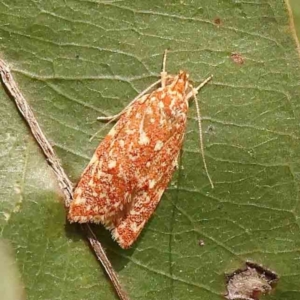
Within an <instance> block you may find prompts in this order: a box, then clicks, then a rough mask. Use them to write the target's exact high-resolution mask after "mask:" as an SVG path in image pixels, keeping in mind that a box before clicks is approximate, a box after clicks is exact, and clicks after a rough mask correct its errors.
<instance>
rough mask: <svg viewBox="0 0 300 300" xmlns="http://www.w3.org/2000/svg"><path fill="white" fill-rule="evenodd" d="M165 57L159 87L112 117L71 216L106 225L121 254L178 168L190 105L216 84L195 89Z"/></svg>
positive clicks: (79, 186) (72, 219)
mask: <svg viewBox="0 0 300 300" xmlns="http://www.w3.org/2000/svg"><path fill="white" fill-rule="evenodd" d="M166 55H167V52H166V51H165V54H164V59H163V70H162V72H161V79H160V80H159V81H158V82H156V83H155V84H156V85H157V84H158V83H160V84H161V86H160V87H159V88H157V89H155V88H154V85H155V84H154V85H152V86H150V87H149V88H147V89H146V90H145V91H144V92H142V93H141V94H140V95H139V96H137V97H136V98H135V99H134V100H133V101H132V102H131V103H130V104H129V105H128V106H127V107H126V108H125V109H124V110H123V111H122V112H121V113H119V114H117V115H115V116H112V117H109V119H110V120H116V119H119V120H118V121H117V123H116V124H115V126H114V127H113V128H112V129H111V130H110V132H109V133H108V134H107V136H106V137H105V138H104V140H103V141H102V142H101V143H100V144H99V146H98V147H97V149H96V151H95V153H94V155H93V157H92V159H91V161H90V163H89V164H88V166H87V167H86V169H85V170H84V172H83V174H82V176H81V178H80V180H79V182H78V184H77V186H76V188H75V190H74V194H73V201H72V202H71V204H70V208H69V212H68V220H69V221H70V222H79V223H86V222H92V223H102V224H103V225H104V226H105V227H106V228H107V229H109V230H111V233H112V236H113V238H114V239H115V240H116V241H117V242H118V243H119V245H120V246H121V247H122V248H129V247H130V246H131V245H132V244H133V243H134V241H135V240H136V239H137V237H138V236H139V234H140V233H141V231H142V229H143V227H144V226H145V224H146V222H147V221H148V220H149V218H150V217H151V215H152V214H153V212H154V210H155V209H156V207H157V205H158V203H159V201H160V199H161V197H162V194H163V193H164V191H165V189H166V188H167V186H168V183H169V182H170V180H171V177H172V174H173V172H174V170H175V169H176V166H177V162H178V157H179V154H180V150H181V147H182V143H183V139H184V135H185V130H186V123H187V112H188V108H189V100H190V99H191V98H192V97H194V98H195V97H196V94H197V93H198V91H199V90H200V89H201V88H202V87H203V86H204V85H205V84H206V83H207V82H208V81H210V80H211V78H212V77H208V78H207V79H206V80H205V81H204V82H202V83H201V84H200V85H199V86H198V87H196V88H193V86H192V85H191V84H190V82H189V75H188V74H187V73H186V72H184V71H180V72H179V74H178V75H169V74H167V72H166V71H165V67H166ZM151 89H152V91H151ZM195 102H196V108H197V112H198V123H199V130H200V131H199V133H200V134H199V135H200V145H201V151H202V156H203V162H204V167H205V170H206V172H207V167H206V163H205V159H204V151H203V143H202V130H201V122H200V111H199V106H198V104H197V101H195ZM207 175H208V172H207ZM208 178H209V180H210V182H211V184H212V181H211V179H210V177H209V175H208ZM212 186H213V185H212Z"/></svg>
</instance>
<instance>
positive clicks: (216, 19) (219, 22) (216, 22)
mask: <svg viewBox="0 0 300 300" xmlns="http://www.w3.org/2000/svg"><path fill="white" fill-rule="evenodd" d="M214 23H215V25H217V26H220V25H222V20H221V19H220V18H215V19H214Z"/></svg>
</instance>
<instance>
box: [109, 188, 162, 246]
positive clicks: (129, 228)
mask: <svg viewBox="0 0 300 300" xmlns="http://www.w3.org/2000/svg"><path fill="white" fill-rule="evenodd" d="M151 191H152V192H151ZM163 192H164V189H163V188H159V187H157V188H155V189H153V190H148V191H147V190H145V191H140V192H139V193H138V194H137V196H136V197H135V199H132V201H133V203H134V204H133V205H132V207H131V208H130V210H129V212H128V215H127V216H126V218H125V219H123V221H122V222H121V223H120V224H118V225H117V226H116V227H115V228H114V229H113V231H112V236H113V238H114V239H115V240H116V241H117V242H118V243H119V245H120V246H121V247H122V248H124V249H126V248H129V247H130V246H131V245H132V244H133V243H134V241H135V240H136V239H137V238H138V236H139V235H140V233H141V231H142V229H143V228H144V226H145V224H146V222H147V221H148V219H149V218H150V217H151V215H152V214H153V212H154V210H155V208H156V206H157V205H158V203H159V201H160V198H161V196H162V194H163Z"/></svg>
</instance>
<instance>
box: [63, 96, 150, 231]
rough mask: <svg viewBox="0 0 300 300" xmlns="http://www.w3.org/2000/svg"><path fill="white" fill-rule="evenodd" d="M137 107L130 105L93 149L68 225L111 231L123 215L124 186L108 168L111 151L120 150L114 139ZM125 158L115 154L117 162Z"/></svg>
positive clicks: (127, 196) (124, 210)
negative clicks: (90, 225)
mask: <svg viewBox="0 0 300 300" xmlns="http://www.w3.org/2000/svg"><path fill="white" fill-rule="evenodd" d="M143 98H147V95H145V96H144V97H142V98H141V100H143ZM139 106H140V105H139V103H138V102H135V103H133V104H132V106H131V107H130V108H129V109H128V110H127V111H126V112H125V113H124V115H122V116H121V118H120V119H119V121H118V122H117V123H116V124H115V126H114V127H113V128H112V129H111V130H110V132H109V133H108V134H107V135H106V137H105V138H104V140H103V141H102V142H101V143H100V144H99V146H98V147H97V149H96V151H95V153H94V154H93V156H92V159H91V161H90V162H89V164H88V166H87V167H86V169H85V170H84V172H83V174H82V176H81V178H80V180H79V182H78V184H77V186H76V188H75V189H74V193H73V201H72V202H71V204H70V208H69V212H68V220H69V221H70V222H79V223H86V222H93V223H102V224H103V225H105V226H106V227H107V228H109V229H111V228H113V227H114V222H115V220H117V219H119V218H120V217H122V215H124V214H125V213H126V209H125V207H124V203H126V202H128V201H126V199H124V197H125V198H130V195H129V194H128V195H127V193H126V185H127V184H128V182H126V181H125V180H124V178H120V177H119V176H118V175H117V174H114V173H113V172H111V170H109V168H110V167H112V165H111V163H112V159H111V157H112V155H111V153H112V151H119V150H120V149H118V147H119V145H118V143H117V141H118V135H120V134H121V133H122V132H124V131H126V130H127V129H128V124H129V123H128V119H131V118H133V116H134V115H135V114H136V112H137V111H138V110H140V107H139ZM125 158H126V153H122V152H120V154H118V159H119V160H120V161H122V160H124V159H125ZM112 191H113V195H112Z"/></svg>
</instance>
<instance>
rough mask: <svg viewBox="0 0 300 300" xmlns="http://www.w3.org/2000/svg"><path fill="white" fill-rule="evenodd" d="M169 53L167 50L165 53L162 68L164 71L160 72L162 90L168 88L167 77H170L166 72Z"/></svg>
mask: <svg viewBox="0 0 300 300" xmlns="http://www.w3.org/2000/svg"><path fill="white" fill-rule="evenodd" d="M167 53H168V50H167V49H166V50H165V52H164V58H163V68H162V71H161V72H160V78H161V87H162V88H164V87H165V86H166V79H167V75H168V73H167V72H166V64H167Z"/></svg>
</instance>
